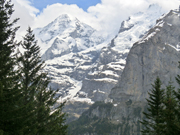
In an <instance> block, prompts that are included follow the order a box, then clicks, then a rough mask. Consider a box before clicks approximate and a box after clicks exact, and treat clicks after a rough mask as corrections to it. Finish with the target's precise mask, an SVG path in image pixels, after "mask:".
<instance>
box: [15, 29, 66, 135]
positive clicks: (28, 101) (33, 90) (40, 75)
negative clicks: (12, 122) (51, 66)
mask: <svg viewBox="0 0 180 135" xmlns="http://www.w3.org/2000/svg"><path fill="white" fill-rule="evenodd" d="M22 46H23V48H24V53H23V54H21V56H20V57H19V59H18V60H19V68H20V70H21V78H22V80H21V83H22V93H23V98H24V100H23V103H24V105H25V106H26V107H27V108H26V110H25V111H24V114H23V116H25V115H26V116H27V118H26V121H25V122H24V125H25V128H24V130H23V132H24V134H32V135H49V134H51V135H58V134H61V135H65V134H66V129H67V125H65V114H63V113H62V108H63V106H64V103H62V104H60V105H57V107H55V108H53V106H54V105H55V103H56V101H57V98H55V94H56V91H53V90H51V89H50V88H48V84H49V82H50V78H48V76H47V73H44V72H43V68H44V62H43V61H42V60H41V57H40V48H39V46H38V45H37V42H36V41H35V37H34V34H33V31H32V30H31V28H30V27H29V28H28V30H27V34H26V36H25V37H24V41H23V44H22ZM52 111H53V113H52Z"/></svg>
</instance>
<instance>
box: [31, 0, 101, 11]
mask: <svg viewBox="0 0 180 135" xmlns="http://www.w3.org/2000/svg"><path fill="white" fill-rule="evenodd" d="M31 2H32V6H34V7H36V8H37V9H39V10H40V11H42V10H43V8H46V7H47V5H52V4H56V3H61V4H68V5H70V4H76V5H77V6H78V7H79V8H82V9H83V10H84V11H87V9H88V8H89V7H90V6H94V5H96V4H98V3H101V0H31Z"/></svg>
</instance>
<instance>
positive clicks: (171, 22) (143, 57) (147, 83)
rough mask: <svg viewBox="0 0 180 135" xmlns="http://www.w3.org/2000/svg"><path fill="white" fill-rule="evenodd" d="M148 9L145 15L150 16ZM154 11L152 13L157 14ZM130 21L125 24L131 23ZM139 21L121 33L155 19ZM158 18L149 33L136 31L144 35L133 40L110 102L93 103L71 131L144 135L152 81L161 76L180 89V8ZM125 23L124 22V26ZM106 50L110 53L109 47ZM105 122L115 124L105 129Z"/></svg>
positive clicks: (81, 133)
mask: <svg viewBox="0 0 180 135" xmlns="http://www.w3.org/2000/svg"><path fill="white" fill-rule="evenodd" d="M153 7H156V6H155V5H154V6H153ZM151 8H152V6H151V7H150V9H151ZM155 9H157V8H155ZM147 13H148V12H146V13H144V15H145V16H146V15H147ZM152 13H153V12H151V15H153V14H152ZM155 13H156V12H155ZM141 15H142V14H141ZM141 15H140V16H141ZM138 16H139V15H138ZM140 16H139V17H140ZM145 16H144V17H145ZM139 17H138V18H139ZM144 17H143V18H144ZM131 18H133V17H131ZM150 18H151V17H150V16H149V17H148V16H147V19H149V20H150ZM128 21H130V20H128ZM128 21H127V23H125V22H124V24H129V23H128ZM139 21H140V22H141V23H140V24H141V25H142V26H140V25H134V23H130V24H132V25H126V26H129V27H125V28H124V27H121V28H124V30H125V31H124V30H122V29H121V30H120V33H119V35H120V34H123V31H124V32H127V31H128V30H130V31H131V30H133V28H134V29H135V28H139V30H142V29H143V28H144V27H148V26H151V23H149V24H148V25H147V23H143V22H144V21H145V22H146V21H147V20H144V21H143V20H138V22H139ZM154 21H155V20H154ZM147 22H149V21H147ZM152 22H153V20H152ZM155 22H156V23H155V25H152V26H153V27H152V28H150V29H147V30H148V31H146V30H145V31H144V32H145V34H135V35H134V38H136V37H138V35H144V36H143V37H142V38H140V39H139V40H138V41H136V42H135V43H134V44H133V46H132V47H131V49H130V51H129V53H128V56H127V58H126V65H125V68H124V70H123V73H122V74H121V78H120V80H119V81H118V83H117V85H116V87H114V88H113V89H112V90H111V93H110V95H109V97H110V98H111V99H112V100H113V102H111V103H108V104H106V103H104V102H96V103H95V104H93V105H92V106H91V107H90V109H88V110H87V111H85V112H84V113H83V114H82V115H81V117H80V118H79V119H78V120H77V121H75V122H72V123H71V125H72V126H71V125H70V127H71V128H70V130H71V133H73V134H75V135H85V134H96V135H101V134H109V135H112V134H113V135H119V134H121V135H140V134H141V129H142V125H141V124H140V121H141V120H142V119H144V115H143V112H146V111H147V107H148V104H147V100H146V98H148V97H149V94H148V92H149V91H150V90H152V85H151V84H152V83H153V82H154V80H155V79H156V78H157V76H158V77H159V78H160V80H161V82H162V86H161V88H162V89H165V90H167V86H169V85H171V86H173V87H174V88H173V89H174V90H178V89H179V85H178V83H177V82H176V78H175V77H177V75H179V74H180V69H179V68H178V67H179V58H180V47H179V46H180V9H179V10H171V11H170V12H169V13H167V14H165V15H163V16H161V17H160V18H158V19H157V21H155ZM124 24H122V25H123V26H124ZM141 28H142V29H141ZM137 32H138V31H137ZM132 33H136V31H131V33H129V35H131V34H132ZM119 35H118V37H119V38H120V36H119ZM140 37H141V36H140ZM111 45H112V44H111ZM116 45H117V44H116ZM109 48H111V50H112V49H113V48H115V46H114V44H113V45H112V47H109ZM105 51H106V52H107V53H109V51H107V49H105ZM122 53H123V52H122ZM122 53H118V54H119V55H120V54H122ZM109 54H110V53H109ZM113 63H114V62H113ZM104 72H106V71H104ZM87 84H88V83H87ZM87 121H88V122H87ZM81 125H83V126H81ZM104 125H109V126H108V127H112V128H108V129H109V130H105V132H103V131H104V127H105V126H104ZM79 129H81V131H80V130H79ZM102 132H103V133H102Z"/></svg>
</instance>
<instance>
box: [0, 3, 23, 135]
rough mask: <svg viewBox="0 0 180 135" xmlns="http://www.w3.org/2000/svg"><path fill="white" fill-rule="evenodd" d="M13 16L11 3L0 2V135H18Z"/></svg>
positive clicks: (18, 108) (18, 112) (18, 98)
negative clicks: (11, 19)
mask: <svg viewBox="0 0 180 135" xmlns="http://www.w3.org/2000/svg"><path fill="white" fill-rule="evenodd" d="M12 14H13V4H11V1H7V0H0V61H1V64H0V134H20V129H21V123H20V115H19V114H20V111H21V107H20V103H21V101H20V99H21V91H20V89H19V77H18V71H17V70H15V66H16V64H15V63H16V62H15V57H14V55H13V54H14V53H15V52H14V51H15V49H16V46H17V44H15V42H14V38H15V33H16V31H17V30H18V27H14V24H15V23H16V22H17V21H18V19H15V20H13V21H12V22H11V21H10V18H11V15H12Z"/></svg>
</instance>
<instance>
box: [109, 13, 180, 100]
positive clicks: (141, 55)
mask: <svg viewBox="0 0 180 135" xmlns="http://www.w3.org/2000/svg"><path fill="white" fill-rule="evenodd" d="M179 26H180V18H179V11H170V12H169V13H168V14H167V15H165V16H164V17H162V18H160V19H159V20H157V23H156V25H155V26H154V27H153V28H152V29H150V30H149V32H148V33H147V35H145V36H144V37H143V38H142V39H141V40H139V41H138V42H136V43H135V44H134V45H133V47H132V48H131V51H130V53H129V55H128V57H127V61H126V62H127V63H126V67H125V69H124V71H123V73H122V76H121V79H120V81H119V83H118V86H117V87H116V88H114V89H113V90H112V91H111V94H110V97H111V98H113V99H114V100H115V101H126V100H129V99H131V100H133V101H144V100H145V98H147V97H148V93H147V92H148V90H149V89H150V88H151V83H152V82H153V81H154V80H155V78H156V77H157V76H159V77H160V79H161V80H162V83H163V84H164V86H165V85H167V84H168V82H169V81H173V82H174V85H175V86H177V84H176V83H175V82H176V81H175V76H176V75H177V74H179V73H180V70H179V69H178V61H179V59H180V53H179V43H180V32H179V31H180V27H179Z"/></svg>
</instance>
